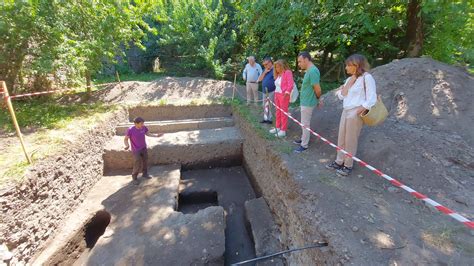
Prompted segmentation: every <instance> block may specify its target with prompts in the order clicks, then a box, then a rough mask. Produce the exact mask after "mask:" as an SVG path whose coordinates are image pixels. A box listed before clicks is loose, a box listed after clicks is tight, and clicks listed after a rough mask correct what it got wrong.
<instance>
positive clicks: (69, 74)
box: [0, 0, 152, 90]
mask: <svg viewBox="0 0 474 266" xmlns="http://www.w3.org/2000/svg"><path fill="white" fill-rule="evenodd" d="M151 7H152V5H150V4H146V2H145V1H134V2H133V4H131V3H129V2H128V1H112V0H106V1H71V0H68V1H58V0H55V1H45V0H37V1H32V0H31V1H5V2H3V4H1V5H0V14H1V17H2V20H1V22H0V34H1V35H2V36H3V38H2V39H1V41H0V66H1V67H0V79H5V80H7V83H8V86H9V87H10V88H12V86H13V85H16V86H15V87H13V90H15V89H17V88H18V87H22V86H29V87H31V86H30V85H29V84H24V77H33V80H36V78H37V77H41V78H40V79H38V80H40V81H42V83H41V84H39V85H38V86H36V88H33V89H45V88H44V87H45V86H49V87H50V86H51V83H52V80H54V81H55V83H57V84H60V85H65V86H71V85H74V84H77V81H78V78H79V77H80V76H83V75H86V74H87V73H93V72H95V71H97V70H98V69H100V68H101V66H102V63H103V61H104V60H113V58H114V56H115V55H116V54H117V53H118V52H120V48H121V47H122V46H124V45H125V46H127V45H128V44H129V43H130V41H133V40H135V41H139V40H140V39H141V38H142V37H143V36H144V31H146V30H148V29H149V28H148V25H147V24H146V23H143V20H142V15H143V13H144V12H146V11H148V10H150V8H151ZM137 43H139V42H137ZM30 90H31V88H30Z"/></svg>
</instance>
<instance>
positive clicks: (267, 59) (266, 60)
mask: <svg viewBox="0 0 474 266" xmlns="http://www.w3.org/2000/svg"><path fill="white" fill-rule="evenodd" d="M263 62H270V63H273V60H272V58H271V57H270V56H265V57H264V58H263Z"/></svg>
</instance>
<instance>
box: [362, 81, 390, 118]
mask: <svg viewBox="0 0 474 266" xmlns="http://www.w3.org/2000/svg"><path fill="white" fill-rule="evenodd" d="M363 79H364V91H365V99H366V100H367V88H366V87H365V75H364V76H363ZM387 116H388V111H387V107H385V105H384V104H383V102H382V97H381V96H380V95H378V96H377V102H376V103H375V105H374V106H372V108H370V110H368V111H366V112H364V113H362V114H360V117H361V118H362V121H364V124H366V125H368V126H376V125H379V124H381V123H382V122H383V121H385V119H386V118H387Z"/></svg>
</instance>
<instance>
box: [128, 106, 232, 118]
mask: <svg viewBox="0 0 474 266" xmlns="http://www.w3.org/2000/svg"><path fill="white" fill-rule="evenodd" d="M128 114H129V121H130V122H131V121H133V119H134V118H135V117H137V116H140V117H142V118H143V119H145V121H159V120H178V119H199V118H212V117H231V116H232V107H231V106H230V105H221V104H213V105H186V106H175V105H162V106H137V107H132V108H130V109H129V110H128Z"/></svg>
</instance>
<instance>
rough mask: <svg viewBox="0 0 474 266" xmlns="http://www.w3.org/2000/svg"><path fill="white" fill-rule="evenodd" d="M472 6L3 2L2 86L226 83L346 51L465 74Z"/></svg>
mask: <svg viewBox="0 0 474 266" xmlns="http://www.w3.org/2000/svg"><path fill="white" fill-rule="evenodd" d="M473 8H474V4H473V2H472V1H467V0H456V1H441V0H410V1H402V0H393V1H369V2H365V1H354V0H351V1H328V0H323V1H308V0H305V1H302V0H292V1H286V0H260V1H251V0H241V1H233V0H202V1H192V0H162V1H143V0H141V1H140V0H139V1H133V2H127V1H113V0H105V1H69V0H68V1H44V0H38V1H11V0H10V1H3V2H2V3H1V4H0V14H1V17H2V20H0V34H1V36H2V38H1V39H0V79H3V80H6V81H7V84H8V86H9V87H10V88H13V92H21V91H34V90H42V89H45V87H51V86H58V87H70V86H76V85H78V84H81V83H84V82H90V81H91V78H92V77H99V76H101V75H104V74H107V73H111V72H112V73H113V72H114V70H118V71H120V72H121V73H124V74H125V73H127V74H130V73H133V72H149V71H151V68H152V63H153V61H154V60H155V58H157V57H159V59H160V63H161V65H162V66H163V67H164V69H165V70H166V71H170V72H172V73H174V74H176V73H177V74H179V75H199V76H206V77H214V78H233V73H238V72H240V70H241V68H242V67H243V64H244V62H245V57H246V55H248V54H255V55H256V56H257V59H259V60H260V59H262V57H263V56H267V55H271V56H273V57H275V58H285V59H288V61H289V62H290V64H291V65H292V67H293V69H296V61H295V60H296V55H297V53H298V52H299V51H301V50H308V51H311V52H312V53H313V54H314V55H315V57H316V60H317V61H316V63H317V65H318V66H319V67H320V68H321V70H322V71H323V74H325V72H328V71H329V70H338V69H337V68H334V67H335V65H336V64H340V63H341V62H342V60H343V59H344V58H345V57H346V56H348V55H349V54H351V53H354V52H359V53H363V54H365V55H367V56H368V57H369V59H370V61H371V63H372V64H374V65H378V64H382V63H386V62H389V61H391V60H393V59H395V58H401V57H406V56H421V55H428V56H431V57H433V58H435V59H438V60H441V61H444V62H447V63H451V64H460V65H464V66H467V67H470V68H471V69H472V68H473V67H472V65H473V62H474V52H473V51H474V47H473V46H474V44H473V42H472V40H471V36H472V35H474V15H473V14H474V12H473ZM110 70H112V71H110ZM341 72H342V71H340V69H339V73H341ZM338 76H339V75H336V79H337V78H340V77H338Z"/></svg>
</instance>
